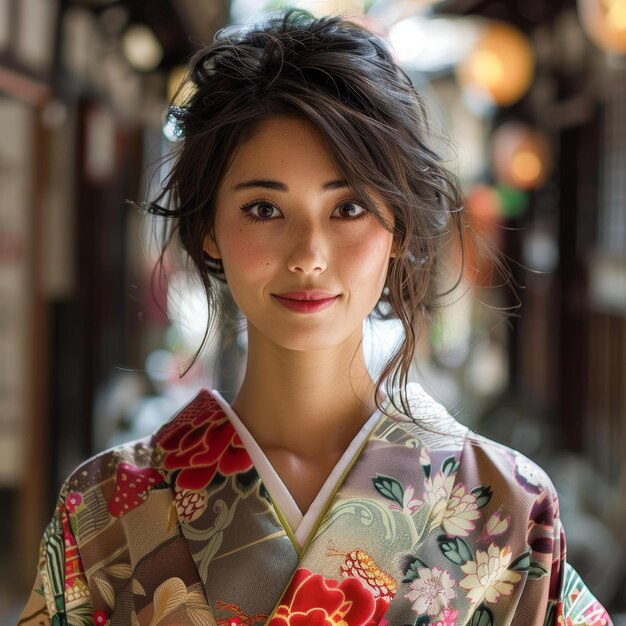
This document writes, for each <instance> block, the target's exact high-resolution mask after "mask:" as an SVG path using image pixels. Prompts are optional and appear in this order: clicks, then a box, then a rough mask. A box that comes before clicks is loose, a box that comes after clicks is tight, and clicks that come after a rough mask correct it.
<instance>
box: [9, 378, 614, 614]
mask: <svg viewBox="0 0 626 626" xmlns="http://www.w3.org/2000/svg"><path fill="white" fill-rule="evenodd" d="M408 398H409V402H410V408H411V413H412V417H413V420H411V419H408V418H407V416H405V415H403V414H402V413H400V412H399V411H398V410H397V409H396V408H394V407H393V405H392V404H391V402H390V401H389V400H388V399H387V400H385V403H384V405H383V409H384V410H383V411H382V412H380V413H378V414H377V415H374V416H372V419H371V420H370V422H371V425H370V429H371V432H369V434H367V433H366V435H367V436H363V433H361V440H362V441H357V442H356V443H357V444H358V445H353V446H351V448H350V449H349V454H348V455H347V457H346V455H344V457H345V458H344V459H343V460H342V462H340V463H342V467H341V468H336V469H340V470H343V471H336V472H334V474H333V475H332V476H333V479H332V482H333V483H334V484H330V485H328V484H327V485H326V486H325V488H326V493H325V494H324V497H323V498H321V501H320V498H318V499H317V502H316V503H315V508H314V512H315V516H316V519H315V520H314V523H310V520H309V525H310V527H311V532H310V533H308V537H307V538H306V540H304V541H303V540H302V537H300V538H297V537H296V535H295V531H296V530H297V529H293V528H291V527H290V525H289V523H288V521H287V518H286V516H285V514H284V513H283V511H281V509H280V507H279V504H278V503H279V502H280V501H281V497H278V495H279V494H278V493H276V491H277V490H279V489H280V485H281V483H280V481H279V482H278V483H277V482H275V481H274V482H273V483H272V481H268V480H266V481H264V480H263V478H262V476H264V475H265V476H267V475H268V469H267V467H265V468H262V467H261V465H263V463H262V462H260V461H259V450H260V449H257V450H255V452H254V454H251V453H250V452H251V450H249V449H248V448H250V447H251V445H252V444H251V443H250V442H249V440H248V442H249V443H248V448H246V446H245V445H244V443H243V440H242V437H240V434H239V433H238V432H237V430H236V428H235V426H234V424H233V422H235V423H237V425H238V427H239V428H240V429H241V428H242V425H241V423H240V422H239V420H238V418H236V416H234V415H233V412H232V409H230V407H229V406H228V405H227V404H226V403H225V401H224V400H223V398H221V396H219V394H218V393H217V392H211V391H208V390H206V389H203V390H201V391H200V392H199V393H198V395H197V396H196V397H195V398H194V399H193V400H192V401H191V402H190V403H189V404H188V405H187V406H186V407H184V408H183V409H182V410H181V411H180V412H179V413H178V414H176V415H175V416H174V417H173V419H172V420H170V421H169V422H168V423H167V424H165V425H164V426H163V427H162V428H160V429H159V431H158V432H156V433H155V434H154V435H153V436H151V437H148V438H146V439H143V440H140V441H135V442H131V443H128V444H125V445H122V446H118V447H116V448H114V449H112V450H108V451H106V452H103V453H101V454H99V455H97V456H96V457H94V458H92V459H91V460H89V461H87V462H86V463H84V464H83V465H81V466H80V467H79V468H78V469H77V470H76V471H75V472H73V473H72V475H71V476H70V477H69V478H68V479H67V480H66V481H65V483H64V484H63V486H62V488H61V491H60V495H59V498H58V502H57V506H56V510H55V512H54V515H53V518H52V521H51V522H50V524H49V526H48V527H47V529H46V531H45V533H44V537H43V540H42V543H41V551H40V559H39V565H38V568H37V577H36V581H35V585H34V588H33V592H32V594H31V596H30V599H29V601H28V604H27V606H26V607H25V609H24V611H23V614H22V618H21V621H20V624H56V625H61V624H97V625H101V626H106V625H110V626H116V625H124V626H127V625H129V624H130V625H133V626H135V625H141V626H144V625H145V626H158V625H165V624H168V625H173V624H191V625H193V626H200V625H203V626H205V625H209V626H210V625H216V624H219V625H228V626H234V625H237V624H252V625H255V626H258V625H260V624H269V625H270V626H318V625H319V626H326V625H328V626H331V625H333V626H334V625H337V624H341V625H343V626H366V625H367V626H386V625H394V626H396V625H399V626H405V625H409V626H413V625H432V626H461V625H470V626H504V625H508V624H512V625H516V626H535V625H536V626H544V625H555V626H556V625H564V626H568V625H571V626H573V625H574V624H586V625H589V626H608V625H610V624H611V620H610V618H609V616H608V614H607V613H606V611H605V610H604V609H603V607H602V606H601V605H600V604H599V603H598V602H597V600H596V599H595V598H594V597H593V595H592V594H591V592H590V591H589V589H588V588H587V587H586V586H585V584H584V582H583V581H582V580H581V578H580V577H579V576H578V574H577V573H576V571H575V570H574V569H573V568H572V567H571V566H570V565H569V564H568V563H567V561H566V555H565V536H564V532H563V529H562V527H561V523H560V520H559V510H558V499H557V495H556V492H555V489H554V487H553V485H552V483H551V481H550V479H549V478H548V477H547V476H546V474H545V473H544V472H543V471H542V470H541V469H540V468H539V467H538V466H537V465H536V464H534V463H533V462H532V461H530V460H529V459H527V458H526V457H524V456H522V455H521V454H519V453H518V452H516V451H514V450H512V449H510V448H508V447H506V446H503V445H501V444H497V443H494V442H492V441H489V440H487V439H485V438H484V437H481V436H479V435H477V434H475V433H473V432H471V431H469V430H468V429H467V428H466V427H464V426H462V425H461V424H459V423H458V422H457V421H456V420H455V419H454V418H453V417H451V416H450V415H449V414H448V413H447V412H446V410H445V409H444V408H443V407H442V406H441V405H439V404H437V403H436V402H435V401H434V400H433V399H432V398H431V397H430V396H428V395H427V394H426V393H425V392H424V390H423V389H422V388H421V387H420V386H419V385H418V384H416V383H412V384H410V385H409V387H408ZM240 432H241V430H240ZM248 436H249V434H248ZM245 438H246V437H244V439H245ZM353 443H355V442H353ZM253 456H254V457H256V458H257V463H256V465H255V463H254V462H253V460H252V457H253ZM266 482H267V483H271V484H273V489H274V490H275V494H272V493H271V491H268V486H267V485H266ZM326 494H327V497H326ZM287 495H288V494H287ZM284 496H285V494H282V501H284ZM305 517H306V516H305ZM309 518H310V515H309ZM292 524H293V521H292Z"/></svg>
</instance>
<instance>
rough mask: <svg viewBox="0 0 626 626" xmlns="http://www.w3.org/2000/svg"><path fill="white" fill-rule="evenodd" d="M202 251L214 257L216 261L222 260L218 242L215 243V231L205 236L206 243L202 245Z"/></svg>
mask: <svg viewBox="0 0 626 626" xmlns="http://www.w3.org/2000/svg"><path fill="white" fill-rule="evenodd" d="M202 249H203V250H204V251H205V252H206V253H207V254H208V255H209V256H210V257H213V258H214V259H220V258H222V257H221V255H220V251H219V248H218V247H217V242H216V241H215V235H214V234H213V231H212V230H211V231H209V232H208V233H207V234H206V235H205V236H204V241H203V243H202Z"/></svg>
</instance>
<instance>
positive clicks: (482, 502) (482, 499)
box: [470, 485, 493, 509]
mask: <svg viewBox="0 0 626 626" xmlns="http://www.w3.org/2000/svg"><path fill="white" fill-rule="evenodd" d="M470 493H471V494H472V495H474V496H475V497H476V504H478V508H479V509H482V508H483V507H484V506H486V505H487V504H488V503H489V500H491V496H492V495H493V491H492V489H491V487H489V486H487V487H483V486H482V485H481V486H480V487H475V488H474V489H472V490H471V491H470Z"/></svg>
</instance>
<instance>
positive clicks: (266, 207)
mask: <svg viewBox="0 0 626 626" xmlns="http://www.w3.org/2000/svg"><path fill="white" fill-rule="evenodd" d="M241 208H242V210H243V211H245V213H246V217H247V218H248V219H250V220H253V221H267V220H270V219H273V218H275V217H278V215H280V211H279V210H278V209H277V208H276V207H275V206H274V205H273V204H270V203H269V202H253V203H250V204H248V205H246V206H243V207H241Z"/></svg>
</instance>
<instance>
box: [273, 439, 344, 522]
mask: <svg viewBox="0 0 626 626" xmlns="http://www.w3.org/2000/svg"><path fill="white" fill-rule="evenodd" d="M265 454H266V456H267V458H268V459H269V461H270V463H271V464H272V466H273V467H274V469H275V470H276V472H277V473H278V475H279V476H280V478H281V479H282V481H283V483H285V486H286V487H287V490H288V491H289V493H290V494H291V496H292V497H293V499H294V500H295V502H296V504H297V505H298V508H299V509H300V511H301V512H302V514H303V515H304V514H305V513H306V512H307V511H308V510H309V507H310V506H311V503H312V502H313V500H315V497H316V496H317V494H318V493H319V491H320V489H321V488H322V486H323V485H324V482H325V481H326V479H327V478H328V475H329V474H330V472H331V471H332V469H333V467H335V465H336V464H337V462H338V461H339V457H340V456H341V455H338V454H333V453H329V454H328V455H327V456H325V458H323V459H317V458H312V459H311V458H309V459H304V458H302V457H299V456H297V455H295V454H293V453H292V452H289V451H287V450H284V449H280V448H269V449H266V450H265Z"/></svg>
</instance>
